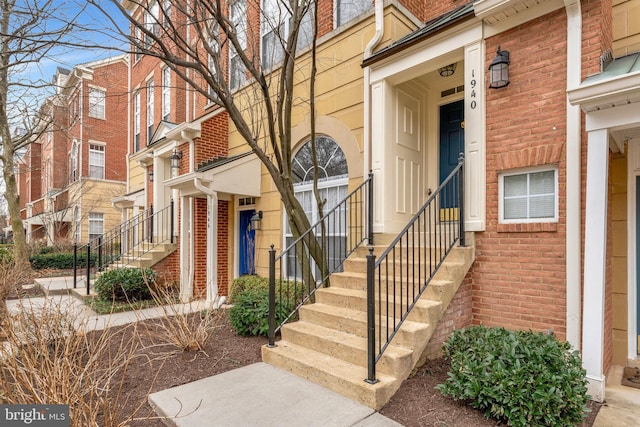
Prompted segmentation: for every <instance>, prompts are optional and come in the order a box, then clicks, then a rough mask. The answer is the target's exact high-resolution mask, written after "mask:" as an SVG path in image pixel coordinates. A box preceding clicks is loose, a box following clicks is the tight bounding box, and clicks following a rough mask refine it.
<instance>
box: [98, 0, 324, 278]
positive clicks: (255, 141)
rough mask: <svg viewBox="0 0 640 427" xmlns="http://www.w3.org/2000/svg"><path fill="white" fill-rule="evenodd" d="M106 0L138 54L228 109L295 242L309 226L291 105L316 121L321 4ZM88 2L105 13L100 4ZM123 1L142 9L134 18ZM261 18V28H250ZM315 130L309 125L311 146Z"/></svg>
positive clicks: (318, 250)
mask: <svg viewBox="0 0 640 427" xmlns="http://www.w3.org/2000/svg"><path fill="white" fill-rule="evenodd" d="M109 1H110V2H111V3H113V4H114V5H116V6H117V7H118V8H119V9H120V11H121V12H122V13H123V14H124V16H126V17H127V19H128V20H129V22H130V24H131V28H132V31H131V33H126V34H125V33H122V34H121V35H122V36H124V37H126V39H127V40H128V41H129V42H130V44H131V46H132V48H133V50H134V51H135V52H136V53H137V54H140V55H146V56H151V57H155V58H158V59H160V60H161V61H163V62H164V63H165V64H167V66H168V67H170V68H171V69H172V70H173V71H174V72H175V73H177V75H178V76H179V77H181V78H182V79H183V80H185V81H186V82H187V83H188V84H189V85H190V86H191V87H192V88H193V89H194V90H195V91H196V92H198V93H199V94H201V95H202V96H204V97H205V98H207V99H208V100H209V101H211V102H212V103H215V104H218V105H220V106H221V107H223V108H224V109H225V110H226V111H227V113H228V114H229V117H230V118H231V120H232V121H233V123H234V124H235V127H236V129H237V131H238V132H239V134H240V135H241V136H242V137H243V139H244V141H245V142H246V143H247V145H248V146H249V147H250V148H251V149H252V150H253V152H254V153H255V154H256V155H257V157H258V158H259V159H260V160H261V162H262V164H263V165H264V167H265V168H266V170H267V171H268V173H269V175H270V176H271V178H272V180H273V182H274V185H275V187H276V188H277V190H278V192H279V193H280V196H281V199H282V203H283V205H284V208H285V210H286V212H287V218H288V221H289V225H290V228H291V231H292V234H293V236H294V239H296V238H297V237H299V236H300V235H301V234H302V233H304V232H305V231H306V230H308V229H309V228H310V227H311V224H310V223H309V219H308V218H307V216H306V214H305V212H304V209H303V208H302V206H301V204H300V202H299V201H298V200H297V199H296V196H295V191H294V187H293V184H294V181H293V177H292V164H293V153H292V142H293V141H292V139H291V130H292V112H293V110H294V108H304V109H306V111H308V113H309V114H311V117H312V119H314V115H313V114H314V111H313V110H314V108H313V107H314V105H313V97H314V89H313V87H314V84H313V81H314V79H315V43H316V37H317V24H316V19H315V17H316V16H317V11H316V10H315V9H316V7H317V3H316V2H315V1H313V0H267V1H236V2H234V3H229V2H226V1H223V0H189V1H173V0H172V1H162V0H160V1H158V0H128V1H127V2H121V1H120V0H109ZM91 2H92V4H94V5H95V6H96V7H97V8H100V9H102V7H103V6H101V2H100V1H99V0H91ZM125 4H126V5H129V10H134V9H135V10H137V11H138V12H136V13H135V14H133V15H132V14H129V12H128V10H127V8H126V7H125ZM106 16H108V14H106ZM252 19H253V20H252ZM258 19H259V25H251V23H252V22H253V23H254V24H255V23H256V20H258ZM260 28H262V30H260ZM261 31H262V32H261ZM256 46H262V48H261V49H258V48H256ZM309 47H311V49H310V50H311V52H312V53H313V54H311V55H305V56H304V60H303V61H301V60H300V55H299V51H301V50H302V49H304V50H307V49H308V48H309ZM227 70H229V71H228V72H227ZM301 76H303V78H304V79H305V80H307V81H308V83H307V84H308V91H307V92H305V93H302V92H303V91H301V90H300V89H299V87H296V85H295V84H294V82H295V81H296V79H299V78H300V77H301ZM312 121H313V120H312ZM314 132H315V127H313V126H312V129H311V141H312V142H313V141H315V135H314ZM317 178H318V177H317V174H316V176H315V179H316V181H317ZM316 194H317V191H316ZM317 203H318V205H319V208H321V207H322V204H323V203H324V202H323V201H322V200H321V198H320V197H317ZM309 246H310V247H309V248H308V250H309V254H310V255H311V256H312V257H313V259H314V261H315V263H316V265H317V266H318V268H320V270H321V271H325V269H326V260H324V257H323V255H322V247H321V244H320V242H319V241H317V240H316V239H310V241H309ZM302 258H305V257H302ZM307 258H308V257H307ZM305 270H306V271H312V270H313V269H310V268H306V269H305Z"/></svg>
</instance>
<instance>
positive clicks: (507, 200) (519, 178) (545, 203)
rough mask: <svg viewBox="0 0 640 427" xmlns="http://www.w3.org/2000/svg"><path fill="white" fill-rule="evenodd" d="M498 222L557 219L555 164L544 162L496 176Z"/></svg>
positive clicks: (556, 170) (556, 176) (556, 171)
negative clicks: (543, 163)
mask: <svg viewBox="0 0 640 427" xmlns="http://www.w3.org/2000/svg"><path fill="white" fill-rule="evenodd" d="M499 197H500V199H499V200H500V203H499V212H500V222H501V223H531V222H556V221H558V168H557V167H556V166H551V167H550V166H544V167H535V168H528V169H521V170H517V171H508V172H505V173H502V174H500V176H499Z"/></svg>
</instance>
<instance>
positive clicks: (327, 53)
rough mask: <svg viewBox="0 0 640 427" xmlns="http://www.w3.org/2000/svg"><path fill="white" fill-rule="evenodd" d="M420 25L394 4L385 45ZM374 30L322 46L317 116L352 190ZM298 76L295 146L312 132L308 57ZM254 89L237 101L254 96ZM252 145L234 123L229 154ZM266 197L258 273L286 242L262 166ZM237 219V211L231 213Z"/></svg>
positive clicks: (357, 29) (366, 26) (345, 34)
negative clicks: (343, 162) (366, 55)
mask: <svg viewBox="0 0 640 427" xmlns="http://www.w3.org/2000/svg"><path fill="white" fill-rule="evenodd" d="M413 29H415V25H414V24H413V23H412V22H411V21H410V20H409V19H408V18H407V17H405V16H403V15H402V13H401V12H400V11H398V10H397V9H396V8H394V7H387V8H386V10H385V33H384V37H383V39H382V42H381V43H380V46H385V45H388V44H389V42H390V41H391V40H397V39H399V38H400V37H402V36H403V35H405V34H407V33H409V32H410V31H412V30H413ZM374 33H375V22H374V17H373V16H370V17H368V18H367V19H365V20H363V21H362V22H359V23H357V24H355V25H354V26H352V27H350V28H348V29H346V30H342V31H334V32H332V33H330V34H328V35H327V36H326V37H324V38H323V39H322V40H321V41H320V44H319V47H318V50H317V68H318V73H317V79H316V88H315V90H316V106H315V108H316V114H317V117H316V118H317V120H316V123H317V128H316V132H317V134H322V135H327V136H329V137H331V138H333V139H334V140H335V141H336V142H337V143H338V144H339V145H340V146H341V148H342V150H343V151H344V152H345V155H346V157H347V164H348V168H349V187H350V190H351V189H353V188H355V187H356V186H358V185H359V184H361V183H362V180H363V174H364V173H365V171H364V152H363V150H364V148H363V147H364V115H365V112H364V78H363V77H364V72H363V69H362V67H361V63H362V60H363V52H364V50H365V47H366V45H367V43H368V42H369V41H370V40H371V39H372V37H373V35H374ZM296 69H297V70H298V71H297V72H296V74H295V78H296V79H297V80H296V86H295V88H294V90H295V97H294V98H295V99H298V100H301V101H300V102H297V103H296V106H295V108H294V110H293V112H292V125H293V126H292V127H293V130H292V145H293V146H294V151H295V149H296V148H297V146H298V145H301V144H302V143H304V142H306V140H307V139H308V136H309V111H310V107H309V104H308V102H307V100H308V99H309V85H308V75H309V58H308V55H306V56H303V57H302V58H301V59H299V60H298V62H297V65H296ZM250 90H251V89H247V90H245V93H244V97H243V95H239V96H236V100H237V101H238V100H242V99H244V100H245V103H248V100H250V99H251V97H252V95H251V92H250ZM247 149H248V148H247V146H246V144H245V142H244V140H243V139H242V137H241V136H240V135H239V134H238V132H237V131H236V130H235V129H234V126H233V123H231V124H230V137H229V154H230V155H234V154H238V153H242V152H245V151H247ZM261 185H262V196H261V197H260V198H258V199H257V202H256V210H262V211H263V213H264V216H263V221H262V229H261V230H260V231H259V232H258V233H257V234H256V269H257V271H256V272H257V274H259V275H261V276H266V275H267V268H268V250H269V246H270V245H271V244H272V243H273V244H274V245H275V248H276V251H277V253H279V251H280V250H281V249H282V244H283V233H282V229H283V221H284V219H283V208H282V204H281V201H280V194H279V193H278V192H277V190H276V188H275V185H274V183H273V181H272V179H271V176H270V175H269V174H268V173H267V172H266V169H265V168H263V170H262V180H261ZM232 217H233V218H235V214H234V215H232Z"/></svg>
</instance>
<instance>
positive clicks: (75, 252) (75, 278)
mask: <svg viewBox="0 0 640 427" xmlns="http://www.w3.org/2000/svg"><path fill="white" fill-rule="evenodd" d="M77 283H78V243H77V242H74V243H73V289H75V288H76V285H77Z"/></svg>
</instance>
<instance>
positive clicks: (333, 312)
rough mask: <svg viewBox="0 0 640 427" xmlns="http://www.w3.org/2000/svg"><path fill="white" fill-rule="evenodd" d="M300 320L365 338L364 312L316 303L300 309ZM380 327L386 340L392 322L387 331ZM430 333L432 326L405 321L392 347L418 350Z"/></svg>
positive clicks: (365, 323) (390, 330) (385, 325)
mask: <svg viewBox="0 0 640 427" xmlns="http://www.w3.org/2000/svg"><path fill="white" fill-rule="evenodd" d="M300 320H301V321H303V322H308V323H313V324H316V325H320V326H324V327H325V328H333V329H335V330H337V331H340V332H345V333H348V334H352V335H356V336H359V337H361V338H366V337H367V313H366V312H364V311H360V310H352V309H349V308H344V307H336V306H332V305H327V304H322V303H318V302H316V303H315V304H307V305H305V306H303V307H301V308H300ZM396 320H398V319H396ZM376 326H377V327H376V329H378V326H379V322H378V321H376ZM382 326H383V328H384V329H385V330H384V331H383V332H382V336H383V337H385V338H386V336H387V333H389V334H391V333H392V329H393V322H390V323H389V325H388V327H389V328H390V329H389V330H387V324H386V323H383V324H382ZM432 332H433V328H432V326H431V325H429V324H427V323H423V322H414V321H409V320H407V321H405V322H404V323H403V324H402V327H401V328H400V329H399V330H398V331H397V332H396V336H395V338H394V340H395V341H394V345H397V346H400V347H405V348H408V349H414V348H419V347H420V342H421V341H423V340H426V339H427V337H428V336H430V334H431V333H432Z"/></svg>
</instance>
